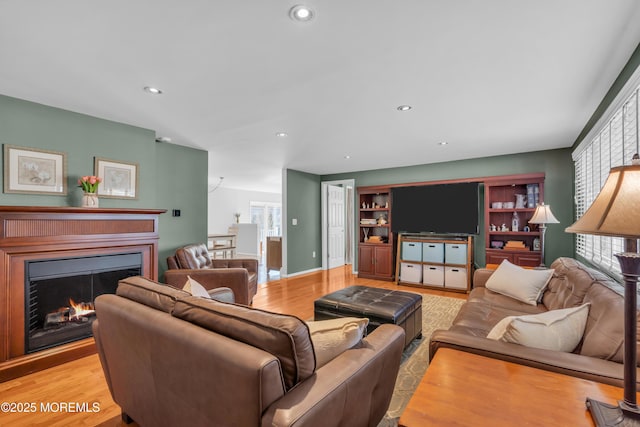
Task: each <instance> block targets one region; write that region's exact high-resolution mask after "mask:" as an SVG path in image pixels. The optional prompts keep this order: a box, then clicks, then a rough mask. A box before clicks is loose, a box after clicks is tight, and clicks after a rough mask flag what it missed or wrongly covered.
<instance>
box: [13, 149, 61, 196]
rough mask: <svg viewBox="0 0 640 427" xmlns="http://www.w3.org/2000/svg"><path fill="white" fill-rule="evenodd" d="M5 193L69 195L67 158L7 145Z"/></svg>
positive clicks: (54, 152)
mask: <svg viewBox="0 0 640 427" xmlns="http://www.w3.org/2000/svg"><path fill="white" fill-rule="evenodd" d="M4 192H5V193H23V194H53V195H54V196H64V195H66V194H67V155H66V154H65V153H60V152H57V151H47V150H38V149H35V148H26V147H25V148H23V147H16V146H14V145H8V144H5V145H4Z"/></svg>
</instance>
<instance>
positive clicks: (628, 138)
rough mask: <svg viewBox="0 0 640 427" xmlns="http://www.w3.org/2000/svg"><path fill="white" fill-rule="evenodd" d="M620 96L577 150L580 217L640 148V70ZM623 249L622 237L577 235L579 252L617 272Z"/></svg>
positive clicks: (576, 199) (599, 264)
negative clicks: (617, 255)
mask: <svg viewBox="0 0 640 427" xmlns="http://www.w3.org/2000/svg"><path fill="white" fill-rule="evenodd" d="M618 98H619V99H616V101H614V103H613V104H612V107H610V108H609V110H608V111H607V113H605V115H604V116H603V119H601V120H600V121H599V122H598V123H597V124H596V126H595V127H594V128H593V129H592V130H591V132H590V133H589V134H588V135H587V137H586V138H585V139H584V140H583V141H582V142H581V143H580V145H579V146H578V148H577V149H576V150H575V151H574V152H573V160H574V162H575V204H576V219H578V218H580V217H581V216H582V215H583V214H584V213H585V212H586V210H587V209H588V208H589V206H591V203H592V202H593V200H594V199H595V198H596V196H597V195H598V193H599V192H600V189H601V188H602V186H603V185H604V182H605V181H606V179H607V177H608V176H609V170H610V169H611V168H612V167H615V166H622V165H629V164H631V158H632V157H633V155H634V154H635V153H638V152H640V142H639V141H638V135H639V134H640V133H639V132H638V127H639V126H640V117H639V114H638V112H639V110H640V109H639V108H638V100H639V98H640V70H637V71H636V73H635V74H634V77H633V78H631V79H629V82H628V83H627V86H626V87H625V89H623V91H621V94H620V95H619V96H618ZM623 251H624V239H622V238H617V237H614V238H612V237H604V236H592V235H585V234H579V235H578V236H577V238H576V253H577V254H578V255H580V256H582V257H584V258H585V259H587V260H589V261H590V262H592V263H593V264H595V265H598V266H600V267H602V268H603V269H605V270H608V271H611V272H614V273H618V274H619V273H620V266H619V265H618V261H617V260H616V258H615V257H614V256H613V254H615V253H618V252H623Z"/></svg>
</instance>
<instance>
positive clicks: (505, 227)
mask: <svg viewBox="0 0 640 427" xmlns="http://www.w3.org/2000/svg"><path fill="white" fill-rule="evenodd" d="M500 231H509V227H507V224H502V226H501V227H500Z"/></svg>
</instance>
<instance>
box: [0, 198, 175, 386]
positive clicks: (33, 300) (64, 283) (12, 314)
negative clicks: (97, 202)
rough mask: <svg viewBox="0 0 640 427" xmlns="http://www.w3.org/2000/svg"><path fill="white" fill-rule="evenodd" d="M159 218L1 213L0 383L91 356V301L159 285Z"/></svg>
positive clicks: (89, 211) (150, 213) (65, 210)
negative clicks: (123, 283) (138, 283)
mask: <svg viewBox="0 0 640 427" xmlns="http://www.w3.org/2000/svg"><path fill="white" fill-rule="evenodd" d="M163 212H165V211H164V210H161V209H120V208H75V207H58V206H0V278H1V279H0V382H3V381H6V380H8V379H12V378H16V377H19V376H22V375H25V374H28V373H31V372H35V371H39V370H42V369H46V368H50V367H52V366H56V365H59V364H61V363H64V362H68V361H70V360H74V359H77V358H79V357H84V356H88V355H90V354H94V353H95V351H96V347H95V342H94V340H93V338H92V337H91V323H92V322H93V321H94V320H95V317H94V315H93V312H92V310H93V308H92V306H91V304H93V300H94V299H95V297H96V296H97V295H99V294H101V293H105V292H114V291H115V289H116V286H117V283H118V280H119V279H121V278H124V277H127V276H131V275H138V274H139V275H141V276H144V277H147V278H149V279H151V280H158V241H159V230H158V225H159V215H160V214H162V213H163ZM70 300H73V303H74V304H72V303H71V301H70ZM72 305H76V306H77V307H76V308H74V307H72Z"/></svg>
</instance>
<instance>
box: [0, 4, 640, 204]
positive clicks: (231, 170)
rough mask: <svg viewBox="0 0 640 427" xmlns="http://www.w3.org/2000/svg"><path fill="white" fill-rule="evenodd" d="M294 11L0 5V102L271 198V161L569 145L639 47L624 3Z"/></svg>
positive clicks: (275, 185) (467, 154)
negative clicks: (179, 155) (118, 137)
mask: <svg viewBox="0 0 640 427" xmlns="http://www.w3.org/2000/svg"><path fill="white" fill-rule="evenodd" d="M297 3H304V1H303V0H301V1H300V2H297V1H295V0H271V1H265V0H243V1H238V0H235V1H234V0H226V1H222V0H182V1H178V0H55V1H51V0H0V94H4V95H8V96H13V97H17V98H22V99H26V100H30V101H35V102H39V103H43V104H46V105H51V106H55V107H59V108H64V109H68V110H72V111H76V112H81V113H85V114H89V115H92V116H96V117H101V118H105V119H110V120H115V121H118V122H124V123H129V124H132V125H136V126H140V127H144V128H148V129H153V130H155V131H156V134H157V136H167V137H170V138H171V139H172V141H173V143H175V144H181V145H186V146H191V147H197V148H201V149H204V150H207V151H209V169H210V171H209V175H210V178H209V179H210V183H211V184H216V183H217V182H218V177H220V176H224V177H225V179H224V181H223V184H222V185H223V186H224V187H227V188H239V189H251V190H256V191H272V192H279V191H280V186H281V184H280V181H281V170H282V169H283V168H291V169H296V170H301V171H305V172H310V173H315V174H329V173H338V172H347V171H355V170H366V169H378V168H385V167H396V166H405V165H414V164H425V163H434V162H442V161H447V160H456V159H465V158H473V157H483V156H487V155H498V154H507V153H516V152H525V151H536V150H544V149H551V148H560V147H568V146H571V145H572V144H573V142H574V141H575V139H576V137H577V136H578V134H579V133H580V131H581V130H582V128H583V126H584V125H585V123H586V122H587V120H588V119H589V117H590V116H591V114H592V113H593V112H594V110H595V108H596V107H597V105H598V103H599V102H600V101H601V100H602V98H603V96H604V94H605V93H606V91H607V90H608V89H609V87H610V86H611V84H612V83H613V81H614V80H615V78H616V77H617V75H618V74H619V72H620V71H621V69H622V67H623V66H624V64H625V63H626V62H627V60H628V59H629V57H630V55H631V53H632V52H633V50H634V49H635V48H636V46H638V43H639V42H640V25H639V24H638V23H639V22H640V1H637V0H536V1H529V0H482V1H480V0H411V1H410V0H395V1H389V0H309V1H306V4H307V5H309V6H311V7H312V8H313V9H314V10H315V11H316V14H317V16H316V19H315V20H314V21H312V22H310V23H299V22H293V21H292V20H290V19H289V17H288V10H289V8H290V7H291V6H293V5H294V4H297ZM144 86H156V87H159V88H161V89H162V90H163V91H164V93H163V94H162V95H160V96H152V95H149V94H147V93H145V92H144V91H143V87H144ZM400 104H410V105H412V106H413V109H412V110H410V111H407V112H399V111H397V110H396V107H397V106H398V105H400ZM280 131H284V132H287V133H288V137H286V138H278V137H276V133H277V132H280ZM441 141H446V142H448V143H449V144H448V145H446V146H440V145H437V143H438V142H441ZM347 155H348V156H350V158H349V159H345V156H347Z"/></svg>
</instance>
